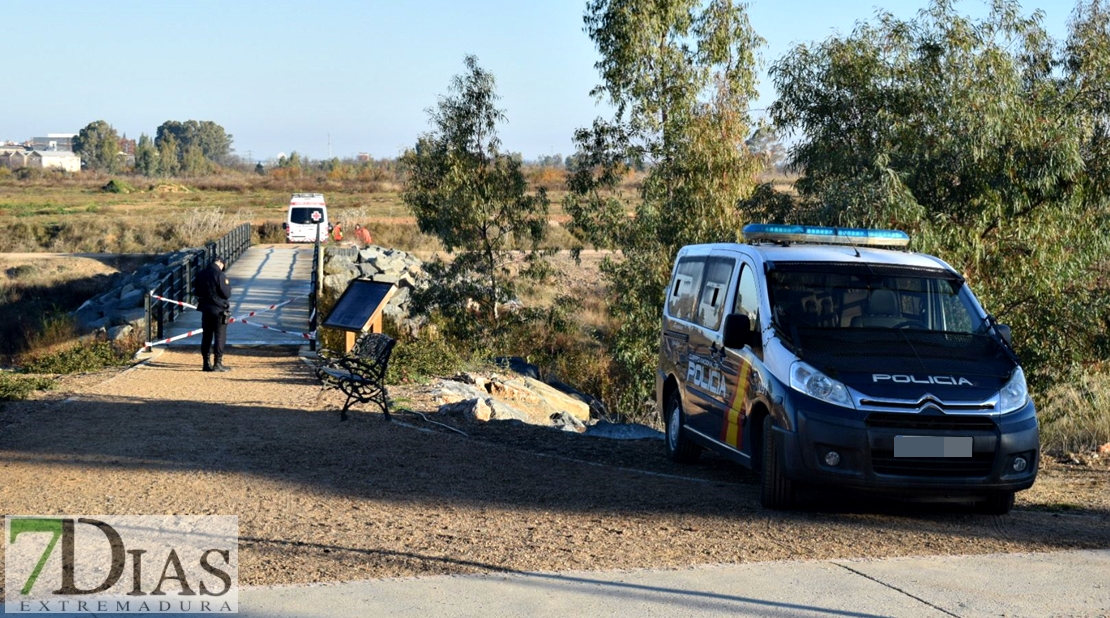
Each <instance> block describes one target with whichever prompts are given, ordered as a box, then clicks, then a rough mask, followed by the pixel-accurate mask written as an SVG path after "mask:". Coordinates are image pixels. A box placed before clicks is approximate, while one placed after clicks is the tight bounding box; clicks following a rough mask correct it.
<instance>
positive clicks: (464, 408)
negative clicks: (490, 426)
mask: <svg viewBox="0 0 1110 618" xmlns="http://www.w3.org/2000/svg"><path fill="white" fill-rule="evenodd" d="M439 413H440V414H448V415H459V416H462V417H463V418H465V419H467V420H470V421H481V422H483V423H484V422H486V421H488V420H490V419H491V418H493V410H491V409H490V406H489V404H488V403H486V400H485V399H482V398H481V397H475V398H474V399H464V400H462V401H456V402H454V403H445V404H443V405H441V406H439Z"/></svg>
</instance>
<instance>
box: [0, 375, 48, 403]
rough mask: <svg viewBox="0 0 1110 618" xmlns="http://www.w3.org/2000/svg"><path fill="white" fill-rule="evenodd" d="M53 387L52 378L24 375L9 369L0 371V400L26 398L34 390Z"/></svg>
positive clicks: (44, 389)
mask: <svg viewBox="0 0 1110 618" xmlns="http://www.w3.org/2000/svg"><path fill="white" fill-rule="evenodd" d="M52 388H54V380H52V379H50V378H44V377H42V376H24V375H19V374H17V373H12V372H10V371H0V401H19V400H22V399H26V398H27V395H30V394H31V393H32V392H34V391H46V390H50V389H52Z"/></svg>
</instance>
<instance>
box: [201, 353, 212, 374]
mask: <svg viewBox="0 0 1110 618" xmlns="http://www.w3.org/2000/svg"><path fill="white" fill-rule="evenodd" d="M203 371H212V361H210V360H208V357H207V356H205V357H204V368H203Z"/></svg>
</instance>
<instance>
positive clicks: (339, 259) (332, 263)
mask: <svg viewBox="0 0 1110 618" xmlns="http://www.w3.org/2000/svg"><path fill="white" fill-rule="evenodd" d="M352 270H353V271H357V270H358V266H355V264H354V262H352V261H351V260H349V259H347V258H346V257H344V256H341V255H337V256H335V257H333V258H331V259H330V260H327V261H325V262H324V274H325V275H338V274H339V273H345V272H349V271H352Z"/></svg>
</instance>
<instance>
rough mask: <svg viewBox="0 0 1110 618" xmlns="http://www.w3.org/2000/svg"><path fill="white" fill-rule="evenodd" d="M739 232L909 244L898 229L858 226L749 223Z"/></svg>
mask: <svg viewBox="0 0 1110 618" xmlns="http://www.w3.org/2000/svg"><path fill="white" fill-rule="evenodd" d="M743 233H744V240H746V241H748V242H756V241H761V240H762V241H770V242H807V243H817V244H823V245H856V246H871V247H905V246H906V245H908V244H910V236H909V234H906V233H905V232H903V231H901V230H870V229H867V228H860V227H824V226H820V225H779V224H777V223H751V224H748V225H745V226H744V230H743Z"/></svg>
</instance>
